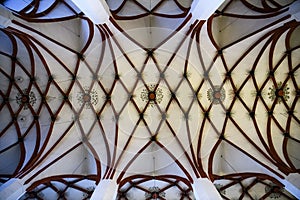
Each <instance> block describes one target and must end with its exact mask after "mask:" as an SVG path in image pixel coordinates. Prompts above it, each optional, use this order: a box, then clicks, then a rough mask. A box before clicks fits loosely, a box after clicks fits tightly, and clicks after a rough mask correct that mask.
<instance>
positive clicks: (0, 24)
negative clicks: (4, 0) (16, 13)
mask: <svg viewBox="0 0 300 200" xmlns="http://www.w3.org/2000/svg"><path fill="white" fill-rule="evenodd" d="M12 18H13V15H12V13H11V12H10V11H9V10H8V9H7V8H5V7H4V6H3V5H1V4H0V28H6V27H8V26H10V25H11V19H12Z"/></svg>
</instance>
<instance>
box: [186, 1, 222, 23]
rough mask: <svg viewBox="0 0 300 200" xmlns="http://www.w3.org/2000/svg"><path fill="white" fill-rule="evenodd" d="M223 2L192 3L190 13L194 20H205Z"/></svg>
mask: <svg viewBox="0 0 300 200" xmlns="http://www.w3.org/2000/svg"><path fill="white" fill-rule="evenodd" d="M224 1H225V0H209V1H207V0H198V1H193V3H192V8H191V12H192V13H193V17H195V18H196V19H200V20H201V19H203V20H207V19H208V18H209V17H210V16H211V15H212V14H213V13H214V12H215V11H216V10H217V9H218V8H219V7H220V6H221V4H222V3H223V2H224Z"/></svg>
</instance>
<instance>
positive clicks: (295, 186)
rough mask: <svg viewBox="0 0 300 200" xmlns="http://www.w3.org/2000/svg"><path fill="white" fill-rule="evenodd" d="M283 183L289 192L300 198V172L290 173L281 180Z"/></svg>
mask: <svg viewBox="0 0 300 200" xmlns="http://www.w3.org/2000/svg"><path fill="white" fill-rule="evenodd" d="M281 183H283V184H284V186H285V189H286V190H287V191H289V193H291V194H292V195H294V196H295V197H297V198H298V199H300V174H298V173H292V174H289V175H288V176H287V177H286V178H285V179H283V180H281Z"/></svg>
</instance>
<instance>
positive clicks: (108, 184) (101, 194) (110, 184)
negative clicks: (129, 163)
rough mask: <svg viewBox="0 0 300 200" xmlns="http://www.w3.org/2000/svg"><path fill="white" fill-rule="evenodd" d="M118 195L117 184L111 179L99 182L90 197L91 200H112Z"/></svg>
mask: <svg viewBox="0 0 300 200" xmlns="http://www.w3.org/2000/svg"><path fill="white" fill-rule="evenodd" d="M117 194H118V184H117V183H116V181H114V180H111V179H105V180H101V181H100V183H99V184H98V185H97V187H96V189H95V191H94V192H93V194H92V196H91V200H114V199H116V197H117Z"/></svg>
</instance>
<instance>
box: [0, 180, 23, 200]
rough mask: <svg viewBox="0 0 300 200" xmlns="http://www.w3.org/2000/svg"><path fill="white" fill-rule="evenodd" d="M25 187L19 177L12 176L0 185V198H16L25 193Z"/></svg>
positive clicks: (7, 199)
mask: <svg viewBox="0 0 300 200" xmlns="http://www.w3.org/2000/svg"><path fill="white" fill-rule="evenodd" d="M25 192H26V191H25V187H24V185H23V182H22V180H21V179H18V178H12V179H10V180H8V181H7V182H5V183H4V184H3V185H1V187H0V199H3V200H4V199H5V200H16V199H19V198H20V197H21V196H22V195H23V194H24V193H25Z"/></svg>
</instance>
